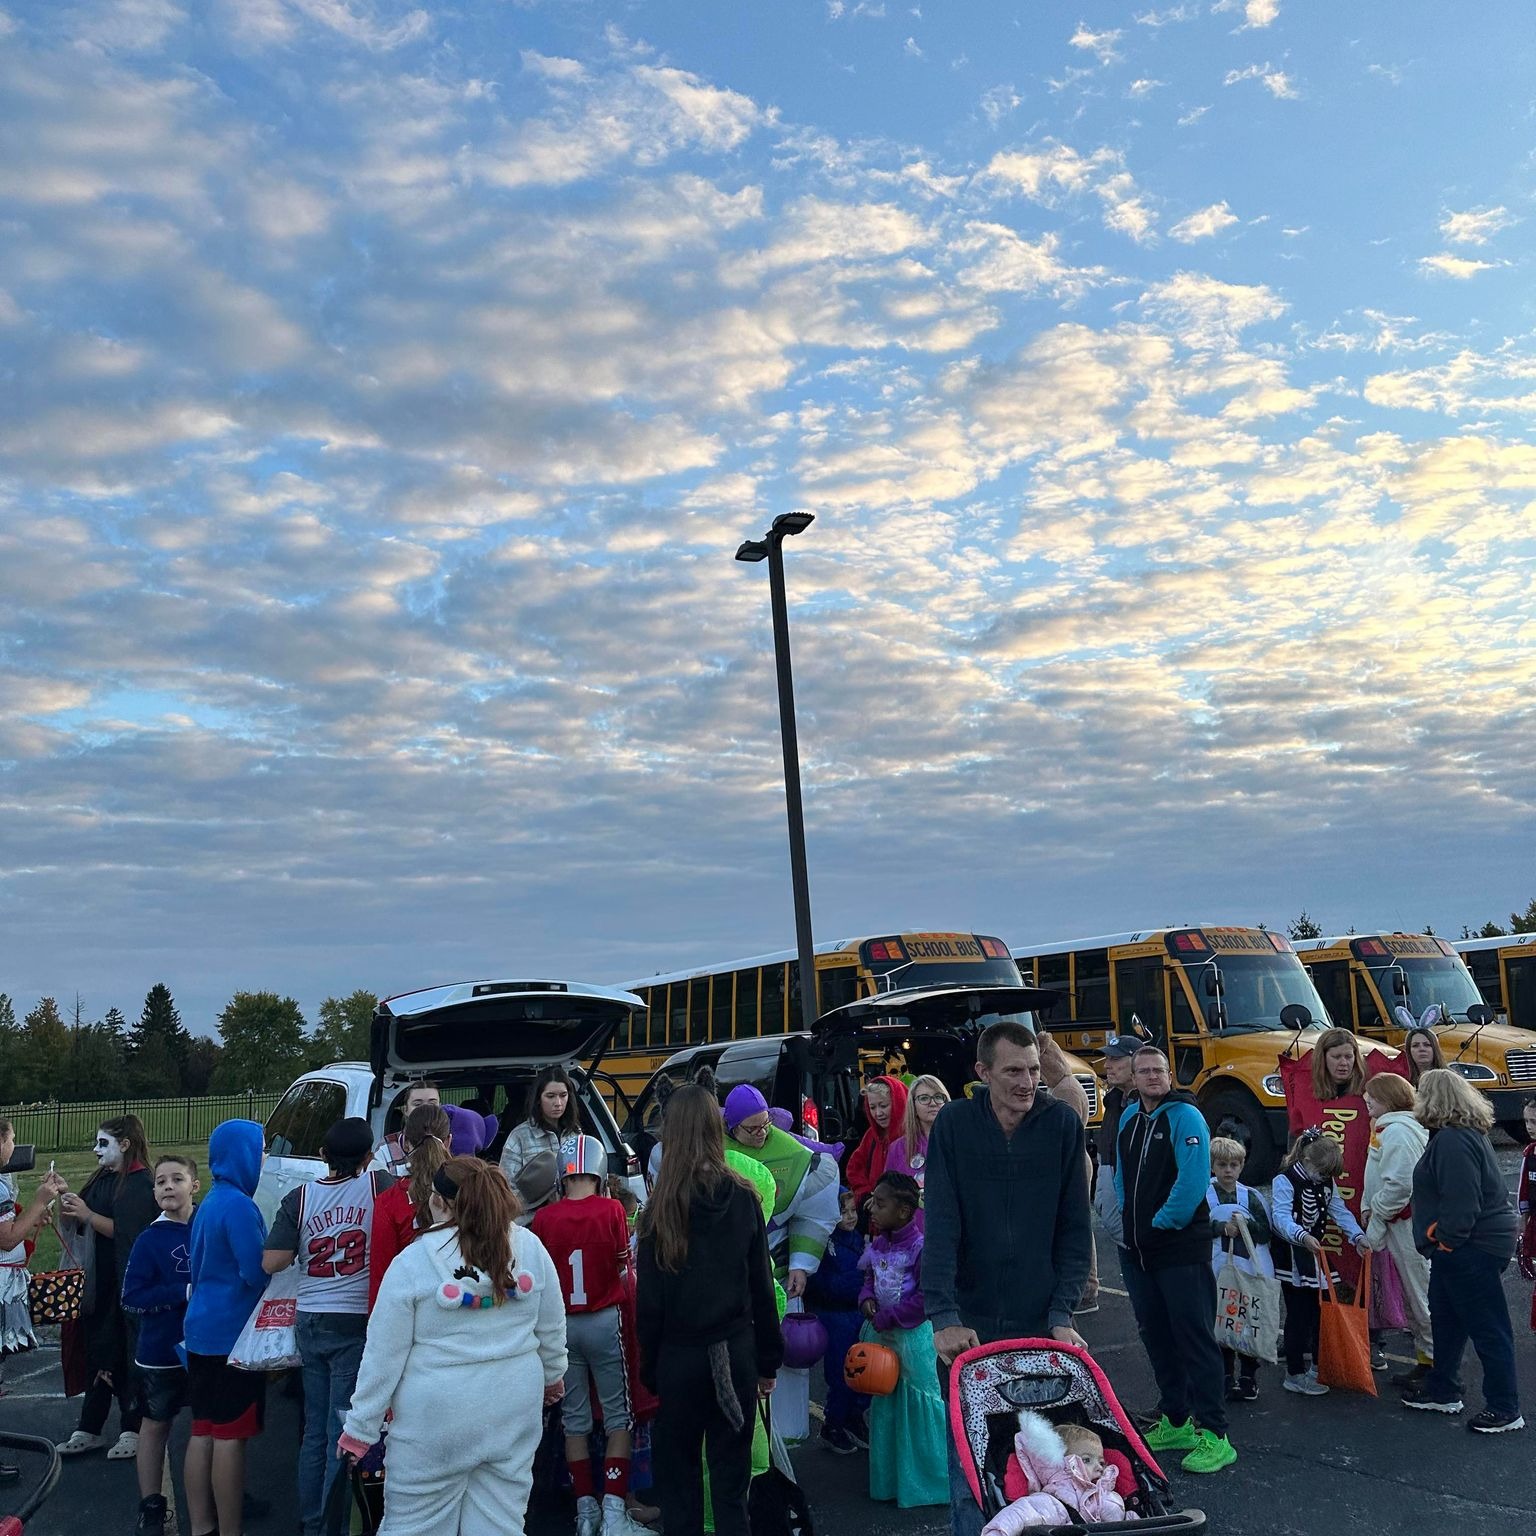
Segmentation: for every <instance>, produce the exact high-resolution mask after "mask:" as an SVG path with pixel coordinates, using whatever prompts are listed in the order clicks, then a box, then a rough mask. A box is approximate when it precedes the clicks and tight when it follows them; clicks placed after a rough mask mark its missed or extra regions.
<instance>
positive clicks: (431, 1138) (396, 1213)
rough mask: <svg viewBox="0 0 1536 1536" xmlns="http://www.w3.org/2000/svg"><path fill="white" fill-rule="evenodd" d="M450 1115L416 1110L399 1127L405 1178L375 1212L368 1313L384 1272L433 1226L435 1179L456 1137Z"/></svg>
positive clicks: (425, 1107) (437, 1109)
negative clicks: (401, 1252) (421, 1233)
mask: <svg viewBox="0 0 1536 1536" xmlns="http://www.w3.org/2000/svg"><path fill="white" fill-rule="evenodd" d="M452 1130H453V1128H452V1126H451V1124H450V1123H449V1120H448V1111H447V1110H445V1109H444V1108H443V1107H442V1105H441V1104H418V1105H417V1106H416V1108H415V1109H413V1110H412V1111H411V1112H410V1113H409V1114H408V1115H407V1116H406V1117H405V1124H404V1125H403V1126H401V1127H400V1151H401V1153H402V1154H403V1155H404V1158H405V1177H404V1178H403V1179H401V1180H400V1181H399V1183H397V1184H391V1185H390V1186H389V1188H388V1189H386V1190H385V1191H384V1193H383V1194H381V1195H380V1196H379V1198H378V1201H377V1202H376V1203H375V1205H374V1208H373V1242H372V1245H371V1247H370V1249H369V1253H368V1310H369V1311H370V1312H371V1311H372V1310H373V1304H374V1302H375V1301H376V1300H377V1299H378V1295H379V1286H380V1284H381V1283H382V1282H383V1279H384V1272H385V1270H387V1269H388V1268H389V1266H390V1265H391V1264H392V1263H394V1261H395V1256H396V1255H397V1254H398V1253H399V1252H400V1250H401V1249H402V1248H409V1247H410V1245H411V1243H412V1242H414V1241H415V1238H416V1234H417V1233H418V1232H423V1231H425V1230H426V1229H427V1228H428V1227H430V1226H431V1225H432V1215H431V1211H430V1210H429V1209H428V1207H429V1203H430V1201H431V1199H432V1179H433V1176H434V1175H435V1174H436V1173H437V1170H438V1169H439V1168H441V1167H442V1166H443V1164H444V1163H446V1162H447V1161H448V1142H449V1138H450V1137H451V1135H452Z"/></svg>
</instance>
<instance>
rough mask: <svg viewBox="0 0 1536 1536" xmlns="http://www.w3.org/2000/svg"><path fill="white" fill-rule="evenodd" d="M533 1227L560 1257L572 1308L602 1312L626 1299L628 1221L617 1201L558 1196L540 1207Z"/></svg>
mask: <svg viewBox="0 0 1536 1536" xmlns="http://www.w3.org/2000/svg"><path fill="white" fill-rule="evenodd" d="M533 1231H534V1235H535V1236H536V1237H537V1238H538V1240H539V1241H540V1242H541V1243H543V1244H544V1246H545V1247H546V1248H547V1249H548V1250H549V1256H550V1258H552V1259H553V1260H554V1261H555V1273H556V1274H558V1275H559V1276H560V1291H561V1294H562V1295H563V1296H564V1297H565V1310H566V1311H567V1312H601V1311H602V1310H603V1309H604V1308H605V1307H616V1306H618V1304H619V1303H620V1302H621V1301H623V1299H624V1267H625V1265H626V1264H627V1263H628V1261H629V1222H628V1220H627V1219H626V1217H625V1215H624V1207H623V1206H622V1205H620V1204H619V1202H618V1201H617V1200H610V1199H609V1198H608V1197H607V1196H606V1195H592V1196H590V1197H588V1198H587V1199H585V1200H556V1201H554V1202H553V1203H552V1204H550V1205H543V1206H540V1207H539V1209H538V1211H537V1212H536V1213H535V1214H534V1218H533Z"/></svg>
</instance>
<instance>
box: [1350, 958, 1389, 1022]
mask: <svg viewBox="0 0 1536 1536" xmlns="http://www.w3.org/2000/svg"><path fill="white" fill-rule="evenodd" d="M1355 1006H1356V1008H1357V1009H1358V1010H1359V1013H1358V1015H1357V1017H1356V1020H1355V1028H1356V1029H1357V1030H1367V1029H1383V1028H1385V1025H1384V1024H1383V1023H1382V1018H1381V1010H1380V1009H1379V1008H1378V1007H1377V1006H1376V999H1375V998H1374V997H1372V996H1371V984H1370V982H1369V981H1367V980H1366V977H1365V973H1364V972H1363V971H1356V972H1355Z"/></svg>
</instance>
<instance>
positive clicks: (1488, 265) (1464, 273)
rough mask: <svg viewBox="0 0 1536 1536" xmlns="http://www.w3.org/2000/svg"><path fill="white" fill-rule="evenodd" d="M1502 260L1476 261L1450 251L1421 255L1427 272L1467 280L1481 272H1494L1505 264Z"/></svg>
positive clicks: (1421, 262)
mask: <svg viewBox="0 0 1536 1536" xmlns="http://www.w3.org/2000/svg"><path fill="white" fill-rule="evenodd" d="M1503 265H1504V263H1503V262H1501V261H1475V260H1473V259H1472V258H1471V257H1469V256H1455V255H1453V254H1452V253H1451V252H1450V251H1440V252H1438V253H1437V254H1436V255H1434V256H1421V257H1419V266H1420V267H1421V268H1422V269H1423V270H1424V271H1425V272H1433V273H1438V274H1439V276H1441V277H1454V278H1456V279H1457V280H1458V281H1460V282H1465V281H1466V280H1467V279H1468V278H1469V277H1476V276H1477V274H1478V273H1479V272H1492V271H1493V270H1494V269H1495V268H1497V267H1501V266H1503Z"/></svg>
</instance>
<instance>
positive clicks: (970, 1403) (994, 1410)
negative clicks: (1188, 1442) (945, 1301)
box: [949, 1339, 1205, 1536]
mask: <svg viewBox="0 0 1536 1536" xmlns="http://www.w3.org/2000/svg"><path fill="white" fill-rule="evenodd" d="M1021 1409H1029V1410H1032V1411H1033V1412H1035V1413H1037V1414H1039V1415H1040V1416H1041V1417H1043V1418H1045V1419H1047V1420H1049V1421H1050V1422H1051V1423H1052V1424H1054V1425H1058V1426H1059V1425H1063V1424H1082V1425H1086V1426H1087V1427H1088V1428H1090V1429H1092V1430H1093V1431H1094V1432H1095V1433H1096V1434H1097V1435H1098V1436H1099V1438H1100V1439H1101V1440H1102V1441H1103V1443H1104V1452H1105V1459H1106V1460H1108V1461H1116V1460H1117V1459H1120V1458H1123V1460H1124V1462H1125V1463H1126V1467H1123V1468H1122V1470H1121V1476H1120V1481H1119V1483H1118V1485H1117V1489H1118V1491H1119V1492H1120V1494H1121V1495H1122V1496H1123V1497H1124V1499H1125V1503H1126V1507H1127V1509H1128V1510H1133V1511H1135V1513H1136V1514H1137V1516H1138V1517H1139V1518H1138V1519H1136V1520H1134V1521H1132V1520H1124V1521H1122V1520H1113V1521H1105V1522H1102V1523H1099V1524H1085V1523H1080V1522H1076V1521H1074V1522H1073V1523H1071V1524H1069V1525H1054V1526H1049V1527H1039V1528H1038V1529H1041V1530H1044V1531H1048V1532H1049V1533H1051V1536H1093V1533H1097V1532H1101V1531H1127V1532H1131V1531H1135V1532H1140V1533H1141V1536H1153V1533H1155V1532H1162V1531H1179V1532H1191V1533H1192V1532H1201V1531H1204V1530H1205V1515H1204V1514H1203V1513H1202V1512H1201V1511H1200V1510H1198V1509H1185V1510H1178V1509H1175V1507H1174V1502H1173V1498H1172V1496H1171V1493H1170V1490H1169V1485H1168V1479H1167V1478H1166V1477H1165V1476H1164V1475H1163V1470H1162V1468H1161V1467H1159V1466H1158V1464H1157V1462H1156V1461H1154V1460H1153V1458H1152V1453H1151V1452H1150V1451H1149V1450H1148V1449H1147V1447H1146V1443H1145V1442H1144V1441H1143V1440H1142V1438H1141V1435H1140V1434H1139V1433H1138V1431H1137V1429H1136V1426H1135V1424H1133V1423H1132V1421H1131V1417H1130V1415H1129V1414H1128V1413H1126V1411H1125V1410H1124V1409H1123V1408H1122V1407H1121V1406H1120V1403H1119V1401H1118V1399H1117V1398H1116V1397H1115V1393H1114V1389H1113V1388H1112V1387H1111V1386H1110V1384H1109V1378H1108V1377H1106V1376H1105V1374H1104V1372H1103V1371H1101V1370H1100V1369H1099V1367H1098V1366H1097V1364H1095V1362H1094V1359H1093V1357H1092V1356H1091V1355H1090V1354H1089V1353H1088V1351H1087V1350H1086V1349H1078V1348H1077V1347H1075V1346H1074V1345H1071V1344H1058V1343H1056V1342H1055V1341H1054V1340H1051V1339H1008V1340H1004V1341H1003V1342H1002V1343H998V1344H983V1345H981V1346H980V1347H979V1348H977V1349H968V1350H966V1352H965V1353H964V1354H963V1355H961V1356H959V1358H958V1359H957V1360H956V1361H955V1363H954V1364H953V1365H952V1366H951V1367H950V1372H949V1429H950V1433H951V1434H952V1435H953V1436H954V1437H955V1448H956V1450H957V1451H958V1452H959V1456H960V1466H961V1469H962V1470H963V1471H964V1473H965V1478H966V1481H967V1482H968V1483H969V1484H970V1485H971V1492H972V1493H973V1494H974V1495H975V1496H976V1502H977V1503H978V1504H979V1505H980V1506H981V1512H982V1517H983V1519H986V1520H990V1519H991V1518H992V1517H993V1516H994V1515H995V1514H997V1513H998V1511H999V1510H1001V1509H1002V1508H1003V1507H1004V1506H1005V1505H1006V1504H1007V1503H1009V1498H1008V1496H1007V1495H1006V1494H1005V1493H1004V1491H1003V1489H1004V1479H1005V1478H1006V1476H1007V1472H1008V1462H1009V1458H1010V1457H1011V1456H1012V1455H1013V1441H1014V1434H1015V1431H1016V1430H1017V1429H1018V1415H1019V1411H1020V1410H1021ZM1127 1468H1128V1472H1129V1479H1128V1478H1127ZM1128 1480H1129V1481H1131V1482H1133V1483H1134V1487H1129V1488H1128V1487H1127V1486H1126V1484H1127V1481H1128Z"/></svg>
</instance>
